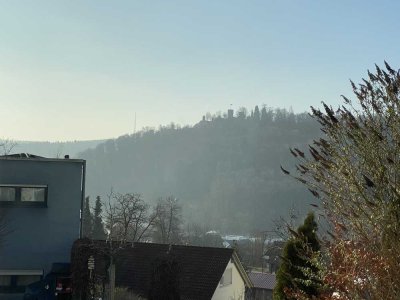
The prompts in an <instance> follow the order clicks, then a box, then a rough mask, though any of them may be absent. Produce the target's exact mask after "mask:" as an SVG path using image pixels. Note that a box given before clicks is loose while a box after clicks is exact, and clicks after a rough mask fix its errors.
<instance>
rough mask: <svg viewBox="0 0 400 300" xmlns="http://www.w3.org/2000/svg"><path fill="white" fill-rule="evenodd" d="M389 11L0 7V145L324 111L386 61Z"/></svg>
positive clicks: (230, 3) (231, 3)
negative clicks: (233, 113) (284, 111)
mask: <svg viewBox="0 0 400 300" xmlns="http://www.w3.org/2000/svg"><path fill="white" fill-rule="evenodd" d="M399 11H400V2H398V1H306V0H304V1H294V0H293V1H285V0H279V1H278V0H276V1H268V0H264V1H250V0H249V1H235V0H218V1H214V0H213V1H205V0H202V1H191V0H182V1H174V0H168V1H166V0H163V1H133V0H127V1H117V0H115V1H105V0H103V1H100V0H93V1H89V0H88V1H71V0H65V1H54V0H51V1H50V0H48V1H41V0H38V1H18V0H13V1H0V104H1V107H2V109H1V110H0V137H7V138H12V139H24V140H51V141H55V140H81V139H97V138H109V137H117V136H119V135H122V134H126V133H131V132H132V131H133V127H134V116H135V113H136V115H137V128H138V129H140V128H142V127H144V126H154V127H157V126H158V125H159V124H168V123H170V122H175V123H179V124H182V125H186V124H194V123H195V122H197V121H198V120H200V118H201V116H202V115H203V114H205V113H206V112H211V113H214V112H217V111H225V110H226V109H228V108H229V107H230V104H232V107H233V108H238V107H240V106H245V107H248V108H252V107H254V106H255V105H262V104H266V105H267V106H270V107H286V108H289V107H292V108H293V110H294V111H295V112H302V111H308V110H309V106H310V105H313V106H319V105H320V102H321V101H322V100H324V101H326V102H328V103H329V104H332V105H333V106H337V105H339V103H341V100H340V97H339V95H340V94H346V95H351V90H350V88H349V81H348V79H349V78H351V79H353V80H354V81H356V82H358V81H359V80H360V79H361V78H362V77H363V76H365V75H366V71H367V69H373V68H374V63H378V64H380V65H382V64H383V60H387V61H388V62H389V63H390V64H391V65H392V66H393V67H394V68H399V67H400V65H399V63H400V54H399V53H400V52H399V50H400V47H399V46H400V42H399V38H398V36H399V34H398V29H399V28H400V18H399V17H398V12H399Z"/></svg>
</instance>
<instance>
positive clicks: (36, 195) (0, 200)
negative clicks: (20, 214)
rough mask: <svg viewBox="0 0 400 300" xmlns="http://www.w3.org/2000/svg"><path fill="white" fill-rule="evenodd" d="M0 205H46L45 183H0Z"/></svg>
mask: <svg viewBox="0 0 400 300" xmlns="http://www.w3.org/2000/svg"><path fill="white" fill-rule="evenodd" d="M0 206H2V207H7V206H8V207H13V206H21V207H46V206H47V185H29V184H0Z"/></svg>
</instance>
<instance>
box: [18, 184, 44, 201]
mask: <svg viewBox="0 0 400 300" xmlns="http://www.w3.org/2000/svg"><path fill="white" fill-rule="evenodd" d="M45 195H46V188H44V187H35V188H32V187H29V188H25V187H23V188H21V201H22V202H44V201H45Z"/></svg>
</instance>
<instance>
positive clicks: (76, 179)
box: [0, 154, 85, 299]
mask: <svg viewBox="0 0 400 300" xmlns="http://www.w3.org/2000/svg"><path fill="white" fill-rule="evenodd" d="M84 186H85V161H84V160H80V159H68V158H66V159H49V158H44V157H39V156H35V155H30V154H16V155H7V156H1V157H0V210H1V211H2V212H4V213H5V218H6V219H5V220H6V228H7V231H9V234H7V235H5V236H4V237H3V240H4V242H3V244H2V245H1V246H0V299H12V296H13V295H14V296H15V295H16V294H18V293H23V292H24V291H25V286H27V285H29V284H31V283H33V282H36V281H38V280H41V279H42V278H43V276H44V275H46V274H47V273H49V272H50V270H51V268H52V264H53V263H69V262H70V257H71V247H72V245H73V242H74V241H75V240H76V239H77V238H79V237H80V235H81V233H80V230H81V221H80V210H81V207H82V203H83V198H84Z"/></svg>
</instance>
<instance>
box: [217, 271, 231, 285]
mask: <svg viewBox="0 0 400 300" xmlns="http://www.w3.org/2000/svg"><path fill="white" fill-rule="evenodd" d="M219 284H220V285H229V284H232V268H228V269H226V270H225V272H224V275H222V277H221V280H220V282H219Z"/></svg>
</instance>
